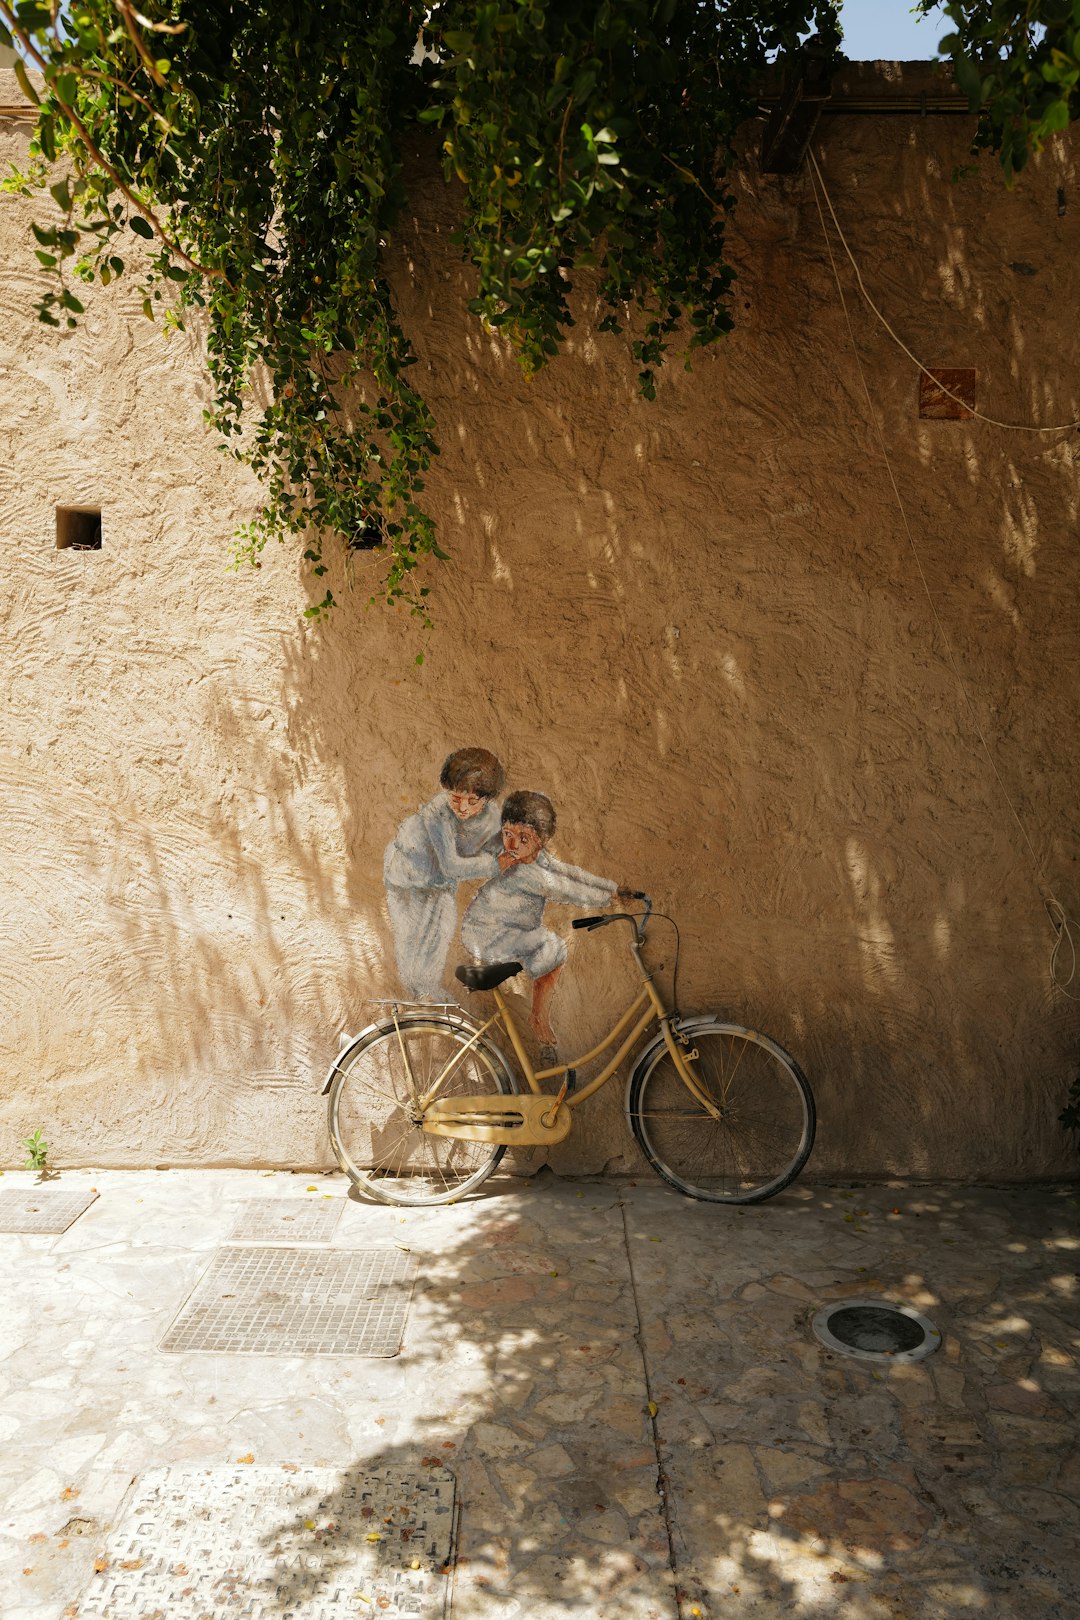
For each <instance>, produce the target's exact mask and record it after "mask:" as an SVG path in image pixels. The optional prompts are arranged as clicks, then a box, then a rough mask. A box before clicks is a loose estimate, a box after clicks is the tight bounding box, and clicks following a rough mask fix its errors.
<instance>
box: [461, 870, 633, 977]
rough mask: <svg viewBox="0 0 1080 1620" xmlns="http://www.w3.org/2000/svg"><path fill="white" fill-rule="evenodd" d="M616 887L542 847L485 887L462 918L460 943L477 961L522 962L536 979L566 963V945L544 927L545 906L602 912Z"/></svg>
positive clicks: (474, 897) (470, 903)
mask: <svg viewBox="0 0 1080 1620" xmlns="http://www.w3.org/2000/svg"><path fill="white" fill-rule="evenodd" d="M617 887H618V885H617V884H615V883H612V882H610V881H609V879H608V878H602V877H595V876H594V875H593V873H591V872H585V871H583V870H582V869H581V867H580V866H568V865H567V864H566V862H565V861H557V860H556V859H555V857H554V856H553V855H549V854H548V852H547V850H546V849H542V850H541V851H540V853H539V855H538V856H537V857H536V859H535V861H527V862H519V863H518V864H517V865H516V866H511V867H508V868H507V870H506V871H505V872H500V873H499V874H498V876H497V877H493V878H491V879H490V881H489V882H487V883H485V884H484V886H483V888H482V889H480V890H479V891H478V893H476V894H475V895H474V896H473V898H472V900H471V901H470V902H469V905H468V908H467V910H466V912H465V915H464V917H463V918H462V919H461V943H462V944H463V945H464V947H465V949H466V950H467V951H468V952H469V954H470V956H473V957H474V958H475V959H476V960H477V961H478V962H520V963H521V965H522V967H523V968H524V969H525V971H526V973H528V974H529V976H530V977H531V978H533V979H539V978H542V977H543V975H544V974H545V973H550V972H551V971H552V970H553V969H554V968H557V967H561V966H562V964H563V963H564V962H565V961H566V941H565V940H564V939H560V937H559V935H558V934H554V933H552V931H551V929H550V928H545V927H544V926H543V919H544V907H545V906H546V905H547V903H548V901H549V900H550V901H553V902H554V903H555V904H556V905H569V906H582V907H584V908H590V907H591V908H592V909H594V910H603V908H604V907H605V906H606V905H607V904H608V903H609V901H610V900H611V897H612V895H613V894H614V893H615V891H616V889H617Z"/></svg>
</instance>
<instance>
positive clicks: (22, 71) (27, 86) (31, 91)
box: [12, 56, 41, 107]
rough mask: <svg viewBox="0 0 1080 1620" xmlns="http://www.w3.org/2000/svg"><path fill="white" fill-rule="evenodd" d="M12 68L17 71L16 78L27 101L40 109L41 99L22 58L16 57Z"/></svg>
mask: <svg viewBox="0 0 1080 1620" xmlns="http://www.w3.org/2000/svg"><path fill="white" fill-rule="evenodd" d="M12 66H13V67H14V69H15V77H16V79H18V81H19V89H20V90H21V91H22V93H23V95H24V96H25V97H26V99H27V101H32V102H33V103H34V106H35V107H40V106H41V97H40V96H39V95H38V93H37V89H36V87H35V86H34V85H33V84H32V83H31V82H30V75H29V74H28V73H27V71H26V68H25V66H24V64H23V61H22V58H21V57H19V56H16V58H15V60H14V62H13V63H12Z"/></svg>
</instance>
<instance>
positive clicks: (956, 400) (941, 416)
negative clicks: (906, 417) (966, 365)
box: [919, 366, 975, 422]
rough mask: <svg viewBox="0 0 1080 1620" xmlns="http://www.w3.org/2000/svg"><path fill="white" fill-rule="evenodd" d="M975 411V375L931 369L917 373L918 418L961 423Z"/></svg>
mask: <svg viewBox="0 0 1080 1620" xmlns="http://www.w3.org/2000/svg"><path fill="white" fill-rule="evenodd" d="M974 411H975V372H974V371H973V370H962V369H961V368H960V367H957V366H952V367H947V366H935V367H933V368H931V370H929V371H921V372H920V373H919V415H920V417H922V418H923V419H924V420H928V421H931V422H965V421H967V420H968V419H969V418H970V417H971V416H972V415H973V414H974Z"/></svg>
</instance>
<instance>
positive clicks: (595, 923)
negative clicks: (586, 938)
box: [570, 917, 615, 928]
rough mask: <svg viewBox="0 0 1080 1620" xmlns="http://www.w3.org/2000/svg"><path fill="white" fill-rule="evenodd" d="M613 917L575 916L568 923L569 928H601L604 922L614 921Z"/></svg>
mask: <svg viewBox="0 0 1080 1620" xmlns="http://www.w3.org/2000/svg"><path fill="white" fill-rule="evenodd" d="M614 920H615V919H614V918H613V917H575V918H574V920H573V922H572V923H571V924H570V926H571V928H602V927H603V926H604V924H605V923H606V922H614Z"/></svg>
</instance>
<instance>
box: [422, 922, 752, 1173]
mask: <svg viewBox="0 0 1080 1620" xmlns="http://www.w3.org/2000/svg"><path fill="white" fill-rule="evenodd" d="M622 920H625V921H627V922H631V923H633V924H634V938H633V940H632V941H631V943H630V952H631V955H632V956H633V958H634V960H635V962H636V963H637V966H638V970H639V972H640V974H641V978H642V988H641V991H640V992H639V994H638V996H637V997H636V999H635V1000H634V1001H633V1002H632V1004H631V1005H630V1006H629V1007H628V1008H627V1010H626V1011H625V1012H624V1013H623V1015H622V1017H621V1018H620V1019H619V1020H618V1022H617V1023H616V1024H615V1025H614V1027H613V1028H612V1029H611V1030H609V1032H608V1034H607V1035H606V1036H605V1037H604V1039H603V1040H602V1041H600V1042H599V1043H598V1044H597V1045H596V1046H594V1047H593V1048H592V1050H591V1051H590V1052H585V1053H583V1054H582V1055H581V1056H580V1057H576V1058H573V1059H572V1060H571V1061H570V1062H569V1063H561V1064H559V1065H557V1066H556V1067H555V1068H552V1069H540V1070H536V1069H534V1068H533V1066H532V1062H531V1060H530V1058H529V1054H528V1052H527V1051H526V1048H525V1044H524V1042H523V1041H522V1039H521V1035H520V1033H519V1031H518V1027H517V1025H516V1023H515V1022H514V1016H513V1013H512V1012H511V1010H510V1008H509V1007H508V1006H507V1004H506V1001H505V1000H504V998H503V995H502V993H501V990H500V989H499V987H498V986H496V987H495V988H494V990H493V992H492V994H493V995H494V997H495V1009H496V1010H495V1012H494V1013H493V1014H492V1015H491V1017H490V1018H489V1019H488V1020H487V1021H486V1023H483V1024H481V1025H480V1026H479V1027H478V1028H477V1029H476V1030H475V1031H474V1032H473V1033H472V1035H471V1036H470V1039H469V1040H468V1041H467V1042H466V1043H465V1045H464V1046H463V1047H461V1048H460V1049H459V1050H458V1051H457V1052H456V1053H455V1054H454V1056H453V1057H452V1058H451V1059H450V1061H449V1062H448V1063H447V1064H446V1066H445V1067H444V1068H443V1069H442V1071H441V1072H440V1073H439V1075H437V1077H436V1078H435V1080H434V1081H433V1082H432V1084H431V1085H430V1086H429V1087H428V1088H427V1090H426V1091H425V1092H424V1093H423V1094H422V1095H419V1094H418V1095H416V1098H415V1101H416V1108H417V1111H418V1113H420V1114H421V1115H422V1116H423V1129H424V1130H425V1131H427V1132H429V1133H430V1134H432V1135H436V1136H455V1137H461V1138H463V1139H464V1140H466V1141H474V1142H504V1143H507V1144H515V1143H516V1144H521V1145H529V1146H539V1145H541V1144H551V1143H553V1142H557V1141H562V1140H563V1139H564V1138H565V1137H566V1136H568V1135H569V1134H570V1126H571V1120H572V1115H573V1110H574V1109H575V1108H577V1107H578V1106H579V1104H581V1103H583V1102H584V1101H585V1100H586V1098H588V1097H592V1096H594V1095H595V1093H596V1092H598V1091H599V1090H600V1089H601V1087H602V1086H605V1085H607V1083H608V1081H609V1080H610V1079H611V1077H612V1076H613V1075H614V1074H615V1072H616V1071H617V1069H618V1068H619V1066H620V1064H621V1063H622V1062H623V1060H624V1059H625V1058H626V1057H628V1056H629V1054H630V1052H632V1051H633V1049H634V1047H635V1046H636V1045H637V1043H638V1042H639V1041H640V1039H641V1037H642V1036H643V1035H644V1034H645V1032H646V1030H648V1029H650V1028H651V1027H652V1025H653V1024H654V1023H658V1024H659V1026H660V1030H661V1033H662V1035H663V1039H664V1044H665V1045H666V1047H667V1050H668V1052H669V1054H670V1056H671V1059H672V1062H673V1063H674V1064H675V1068H676V1071H677V1073H678V1074H679V1076H680V1078H681V1079H682V1081H683V1083H684V1085H685V1086H686V1087H687V1089H688V1090H689V1091H690V1092H691V1093H692V1094H693V1096H694V1097H695V1098H696V1099H697V1101H698V1102H699V1103H700V1104H701V1106H702V1107H703V1108H704V1109H705V1110H706V1112H708V1113H709V1114H711V1115H712V1117H713V1118H714V1119H719V1118H720V1117H721V1111H720V1109H719V1108H718V1107H717V1105H716V1103H715V1102H714V1100H713V1098H712V1097H711V1096H710V1095H709V1092H708V1089H707V1088H706V1087H704V1086H703V1085H702V1084H701V1082H700V1081H699V1080H698V1077H697V1075H696V1073H695V1070H694V1064H695V1061H696V1059H697V1052H696V1051H695V1050H693V1049H690V1048H688V1047H687V1045H686V1044H685V1042H684V1041H683V1040H682V1039H681V1038H680V1036H679V1035H678V1033H677V1031H676V1030H674V1029H673V1028H672V1023H671V1014H670V1013H669V1011H668V1008H667V1006H666V1004H665V1002H664V1001H663V999H662V997H661V996H660V993H659V991H658V990H657V988H656V986H655V984H654V983H653V975H652V974H651V973H650V972H649V970H648V968H647V967H646V966H645V963H644V962H643V961H642V959H641V948H642V942H643V938H644V929H641V930H640V931H639V929H638V927H637V924H636V922H635V919H633V918H631V917H627V918H625V919H622V918H612V921H622ZM396 1021H397V1020H396V1017H395V1023H396ZM492 1029H501V1030H502V1031H503V1032H504V1033H505V1035H506V1036H507V1039H508V1040H509V1042H510V1044H511V1046H512V1047H513V1049H514V1055H515V1056H516V1058H517V1060H518V1063H519V1065H520V1067H521V1072H522V1074H523V1076H524V1078H525V1082H526V1084H527V1085H528V1087H529V1090H530V1092H531V1093H532V1096H531V1097H524V1096H522V1095H520V1094H517V1095H510V1096H506V1095H501V1096H498V1095H490V1094H488V1095H484V1096H477V1097H454V1098H442V1097H440V1095H439V1094H440V1092H441V1091H442V1089H443V1087H444V1086H445V1084H446V1082H447V1081H448V1080H449V1078H450V1076H451V1074H452V1073H453V1071H454V1069H455V1068H456V1067H457V1065H458V1064H459V1063H460V1062H461V1061H462V1060H463V1059H464V1057H465V1056H466V1055H467V1053H468V1052H469V1051H470V1050H471V1049H472V1048H473V1047H474V1046H475V1045H476V1044H477V1043H478V1042H479V1041H481V1040H482V1039H483V1037H484V1036H485V1035H486V1034H487V1032H488V1031H489V1030H492ZM626 1032H628V1033H626ZM621 1036H622V1037H624V1038H623V1039H622V1041H621V1044H618V1045H617V1046H616V1043H617V1042H619V1040H620V1037H621ZM612 1047H616V1050H615V1052H614V1053H613V1055H612V1056H611V1057H610V1058H609V1060H608V1061H607V1063H606V1064H605V1065H604V1067H603V1068H602V1069H601V1070H600V1072H599V1073H598V1074H596V1075H594V1076H593V1078H592V1079H591V1080H590V1081H589V1082H588V1084H587V1085H585V1086H583V1087H582V1088H581V1090H580V1091H575V1092H573V1093H572V1094H571V1095H568V1094H567V1093H568V1089H569V1085H570V1076H571V1073H572V1072H573V1071H576V1070H577V1069H578V1068H580V1067H583V1066H584V1065H585V1064H587V1063H591V1062H592V1061H593V1059H594V1058H598V1057H600V1056H602V1054H603V1053H604V1052H607V1051H609V1050H610V1049H611V1048H612ZM411 1079H412V1077H411V1074H410V1081H411ZM559 1079H561V1080H562V1086H561V1088H560V1090H559V1091H558V1093H557V1094H552V1093H549V1092H545V1091H544V1089H543V1086H542V1084H541V1082H542V1081H558V1080H559Z"/></svg>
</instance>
